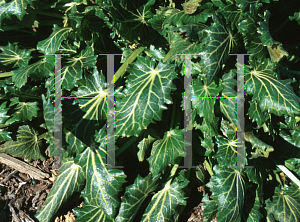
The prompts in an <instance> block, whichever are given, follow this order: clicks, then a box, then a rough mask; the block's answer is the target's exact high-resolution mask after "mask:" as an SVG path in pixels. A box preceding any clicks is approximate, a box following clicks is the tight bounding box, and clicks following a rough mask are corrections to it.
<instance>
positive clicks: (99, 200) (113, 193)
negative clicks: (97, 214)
mask: <svg viewBox="0 0 300 222" xmlns="http://www.w3.org/2000/svg"><path fill="white" fill-rule="evenodd" d="M104 148H105V147H104ZM106 155H107V152H106V150H105V149H103V148H102V147H99V148H96V149H92V148H90V147H88V148H87V149H86V150H84V151H83V152H82V153H81V154H80V155H78V156H77V157H76V159H75V162H76V163H78V164H79V165H80V166H81V167H82V169H83V172H84V175H85V177H86V187H85V189H84V190H83V191H82V196H83V197H85V198H87V199H88V200H89V203H91V204H93V205H96V206H98V207H99V208H100V209H101V210H103V211H104V212H105V214H106V215H107V217H108V218H109V219H113V218H114V217H115V216H116V214H117V208H118V207H119V205H120V199H119V193H120V191H121V190H122V186H123V183H125V182H126V181H125V178H126V175H125V174H124V173H123V171H121V170H119V169H115V168H106ZM104 178H105V179H104Z"/></svg>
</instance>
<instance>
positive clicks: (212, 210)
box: [202, 194, 218, 221]
mask: <svg viewBox="0 0 300 222" xmlns="http://www.w3.org/2000/svg"><path fill="white" fill-rule="evenodd" d="M202 202H203V203H204V206H203V208H204V211H203V219H204V221H211V220H213V219H214V218H215V217H216V215H217V212H218V205H217V201H216V200H210V199H209V198H208V194H205V195H204V197H203V198H202Z"/></svg>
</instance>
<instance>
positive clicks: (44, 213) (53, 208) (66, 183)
mask: <svg viewBox="0 0 300 222" xmlns="http://www.w3.org/2000/svg"><path fill="white" fill-rule="evenodd" d="M83 187H84V172H83V171H82V168H81V167H80V166H79V165H77V164H75V163H74V160H73V159H72V158H67V159H63V161H62V165H61V167H60V169H59V172H58V175H57V177H56V180H55V182H54V184H53V186H52V188H51V190H50V193H49V194H48V196H47V198H46V201H45V203H44V205H43V207H42V208H41V209H40V210H39V211H38V212H37V214H36V215H35V217H36V218H37V219H38V220H39V221H40V222H50V221H53V219H54V218H53V217H54V215H55V213H56V212H57V211H58V209H59V207H60V206H61V205H62V204H63V203H64V202H66V201H67V200H69V198H70V196H71V195H72V194H73V193H74V192H80V191H81V190H82V188H83Z"/></svg>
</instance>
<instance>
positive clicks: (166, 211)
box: [141, 175, 188, 222]
mask: <svg viewBox="0 0 300 222" xmlns="http://www.w3.org/2000/svg"><path fill="white" fill-rule="evenodd" d="M180 176H181V177H182V175H180ZM180 176H179V177H180ZM171 181H172V179H170V180H169V181H168V182H167V183H166V184H165V186H164V188H163V189H162V190H160V191H159V192H157V193H156V194H155V195H154V196H153V197H152V199H151V202H150V203H149V205H148V207H147V208H146V210H145V212H144V214H143V218H142V220H141V222H150V221H170V222H171V221H173V220H172V216H173V215H174V214H176V210H177V207H178V206H179V205H186V201H185V199H186V198H185V197H184V192H183V188H185V187H186V186H187V184H188V180H186V179H185V180H183V181H179V180H176V178H175V180H174V181H173V182H172V183H171Z"/></svg>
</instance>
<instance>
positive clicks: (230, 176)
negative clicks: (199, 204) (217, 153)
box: [206, 165, 245, 222]
mask: <svg viewBox="0 0 300 222" xmlns="http://www.w3.org/2000/svg"><path fill="white" fill-rule="evenodd" d="M213 169H214V172H215V174H214V175H213V176H212V177H211V179H210V180H211V181H210V182H209V183H208V184H207V186H208V187H209V188H210V190H211V192H212V196H211V198H212V199H213V200H214V201H216V202H217V205H218V212H217V215H216V216H217V218H218V221H228V222H229V221H241V214H242V209H243V205H244V197H245V181H244V179H243V172H242V171H241V170H236V169H233V168H225V167H224V168H221V167H220V166H218V165H215V166H214V168H213ZM207 207H208V206H207ZM207 207H206V208H207ZM210 207H212V206H210ZM207 210H209V209H207ZM210 211H211V212H213V211H214V210H213V209H211V210H210Z"/></svg>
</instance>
